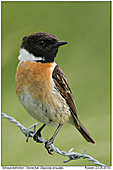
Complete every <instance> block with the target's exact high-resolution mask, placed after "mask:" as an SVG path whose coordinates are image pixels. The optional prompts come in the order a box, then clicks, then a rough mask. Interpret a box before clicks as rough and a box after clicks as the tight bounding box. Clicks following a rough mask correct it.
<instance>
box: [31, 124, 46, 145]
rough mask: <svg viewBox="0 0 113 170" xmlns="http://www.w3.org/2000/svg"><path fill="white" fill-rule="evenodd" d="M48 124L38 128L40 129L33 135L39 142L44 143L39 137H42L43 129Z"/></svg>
mask: <svg viewBox="0 0 113 170" xmlns="http://www.w3.org/2000/svg"><path fill="white" fill-rule="evenodd" d="M45 126H46V124H43V125H42V126H41V127H40V129H38V131H37V132H36V133H35V135H34V136H33V139H34V140H35V141H36V142H37V143H43V142H42V141H40V140H39V139H38V137H42V136H41V131H42V129H43V128H44V127H45Z"/></svg>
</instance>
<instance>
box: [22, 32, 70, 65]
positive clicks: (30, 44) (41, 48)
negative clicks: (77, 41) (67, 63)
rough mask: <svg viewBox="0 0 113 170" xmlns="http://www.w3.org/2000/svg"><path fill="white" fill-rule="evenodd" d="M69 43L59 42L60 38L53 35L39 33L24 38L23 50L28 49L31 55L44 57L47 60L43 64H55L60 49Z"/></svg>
mask: <svg viewBox="0 0 113 170" xmlns="http://www.w3.org/2000/svg"><path fill="white" fill-rule="evenodd" d="M65 44H67V42H65V41H59V40H58V38H57V37H56V36H54V35H52V34H49V33H45V32H38V33H34V34H31V35H28V36H25V37H23V42H22V44H21V48H24V49H26V50H27V51H28V52H29V53H30V54H33V55H34V56H35V57H37V61H38V57H42V58H43V59H45V60H42V62H53V61H54V58H55V57H56V54H57V52H58V48H59V46H61V45H65Z"/></svg>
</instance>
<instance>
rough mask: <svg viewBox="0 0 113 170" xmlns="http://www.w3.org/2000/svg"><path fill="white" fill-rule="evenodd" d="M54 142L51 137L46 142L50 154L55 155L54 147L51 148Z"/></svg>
mask: <svg viewBox="0 0 113 170" xmlns="http://www.w3.org/2000/svg"><path fill="white" fill-rule="evenodd" d="M52 143H53V140H52V139H50V140H48V141H46V142H45V148H46V149H47V151H48V153H49V154H50V155H53V153H52V152H53V149H51V148H50V145H51V144H52Z"/></svg>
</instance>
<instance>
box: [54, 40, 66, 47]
mask: <svg viewBox="0 0 113 170" xmlns="http://www.w3.org/2000/svg"><path fill="white" fill-rule="evenodd" d="M65 44H68V42H66V41H58V42H56V43H55V44H54V47H59V46H61V45H65Z"/></svg>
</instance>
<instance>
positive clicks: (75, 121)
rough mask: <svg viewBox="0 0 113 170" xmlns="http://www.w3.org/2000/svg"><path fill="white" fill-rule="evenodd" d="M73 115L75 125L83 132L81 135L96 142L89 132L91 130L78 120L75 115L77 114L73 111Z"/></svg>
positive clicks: (89, 140)
mask: <svg viewBox="0 0 113 170" xmlns="http://www.w3.org/2000/svg"><path fill="white" fill-rule="evenodd" d="M72 117H73V118H74V119H73V120H74V125H75V127H76V128H77V130H78V131H79V132H80V133H81V135H82V136H83V137H84V138H85V139H86V140H87V141H88V142H91V143H94V144H95V141H94V139H93V138H92V137H91V135H90V134H89V132H88V131H87V130H86V128H85V127H84V126H83V125H82V123H81V122H80V121H79V120H78V118H77V117H75V115H74V114H73V113H72Z"/></svg>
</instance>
